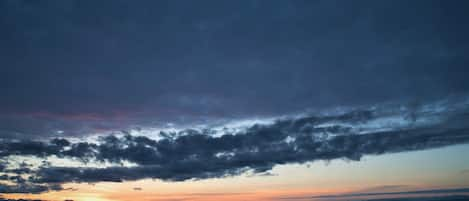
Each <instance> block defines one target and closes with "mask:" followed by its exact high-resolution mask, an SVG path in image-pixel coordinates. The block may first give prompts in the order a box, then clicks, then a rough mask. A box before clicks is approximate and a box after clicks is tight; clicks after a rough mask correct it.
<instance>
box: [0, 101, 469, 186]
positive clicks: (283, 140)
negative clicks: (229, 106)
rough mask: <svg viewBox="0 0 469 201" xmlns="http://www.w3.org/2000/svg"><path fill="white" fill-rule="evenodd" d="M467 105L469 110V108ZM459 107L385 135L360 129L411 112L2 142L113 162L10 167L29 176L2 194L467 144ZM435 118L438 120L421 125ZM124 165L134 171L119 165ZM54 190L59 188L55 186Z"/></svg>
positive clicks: (1, 150) (14, 151) (8, 151)
mask: <svg viewBox="0 0 469 201" xmlns="http://www.w3.org/2000/svg"><path fill="white" fill-rule="evenodd" d="M460 106H461V105H460ZM462 106H463V108H467V107H468V105H467V103H463V104H462ZM425 108H428V107H425ZM460 109H461V108H459V109H458V106H457V105H450V107H448V108H444V109H443V110H437V112H435V111H432V110H427V109H425V110H422V111H420V110H419V111H411V112H413V113H415V117H414V118H415V119H407V120H408V121H409V122H410V123H411V124H409V125H408V126H404V127H395V126H394V127H390V128H389V129H388V130H384V131H383V130H373V129H371V130H369V129H368V130H367V129H365V128H361V129H357V127H359V126H360V125H362V126H363V125H370V123H376V121H378V122H379V120H381V119H382V118H383V117H384V118H389V117H393V118H397V119H399V118H402V116H408V115H407V113H408V112H404V113H402V112H396V111H394V110H392V109H389V108H384V109H383V108H381V109H379V108H378V109H376V108H375V109H360V110H352V111H350V112H345V113H340V114H330V115H319V116H303V117H295V118H284V119H279V120H277V121H275V122H274V123H272V124H266V125H253V126H251V127H249V128H247V129H245V130H243V131H237V132H230V131H224V133H223V135H221V136H214V135H213V134H214V131H213V130H211V129H202V130H191V129H189V130H184V131H180V132H178V133H161V136H166V137H165V138H163V139H160V140H154V139H151V138H148V137H145V136H132V135H128V134H126V135H122V136H115V135H110V136H106V137H102V138H100V140H99V141H98V142H96V143H91V142H76V143H71V142H69V141H68V140H65V139H53V140H51V141H50V142H38V141H3V142H2V143H1V144H0V156H1V157H8V156H11V157H13V156H17V155H20V156H37V157H46V156H52V155H55V156H58V157H61V158H75V159H79V160H81V161H83V162H90V163H92V162H93V161H101V162H110V163H113V164H116V165H114V166H112V167H104V168H90V167H73V166H71V167H57V166H51V165H50V164H47V163H45V164H43V165H42V166H40V167H39V168H38V169H30V168H27V167H28V166H27V165H23V166H20V168H19V169H8V168H5V170H4V172H9V173H14V172H17V173H16V174H17V175H18V176H23V175H30V176H29V177H27V178H25V179H23V180H17V181H15V180H14V178H7V179H9V180H10V181H13V182H15V183H17V184H18V187H15V186H12V187H9V188H4V189H3V192H14V191H20V190H23V188H21V187H23V186H22V185H25V186H26V187H35V188H39V187H40V188H42V189H39V190H37V191H41V190H43V191H47V190H51V189H53V188H54V187H56V186H53V185H57V184H62V183H68V182H90V183H93V182H101V181H110V182H122V181H128V180H138V179H145V178H153V179H161V180H166V181H184V180H188V179H205V178H213V177H226V176H232V175H239V174H241V173H244V172H247V171H251V172H253V173H255V174H256V173H257V174H259V173H265V172H267V171H269V170H271V169H272V168H273V167H274V166H275V165H279V164H288V163H305V162H309V161H316V160H333V159H347V160H352V161H355V160H360V159H361V158H362V156H364V155H380V154H386V153H395V152H404V151H413V150H425V149H431V148H438V147H443V146H448V145H455V144H462V143H469V127H468V125H467V123H466V122H467V121H468V120H469V116H468V115H467V113H465V112H464V111H465V110H464V109H461V110H460ZM396 114H397V116H396ZM421 114H425V116H420V115H421ZM411 116H412V115H411ZM422 118H423V119H422ZM432 118H433V119H435V118H437V119H438V121H436V122H432V123H425V124H419V122H420V121H423V122H426V121H427V119H432ZM404 119H405V118H404ZM388 123H389V122H388ZM388 123H384V124H388ZM379 128H380V129H381V128H386V127H385V125H383V126H381V127H379ZM364 131H365V132H364ZM124 162H131V163H133V164H135V166H121V165H117V164H120V163H124ZM21 167H23V168H22V169H21ZM27 185H29V186H27ZM51 185H52V186H51ZM57 189H60V187H59V186H57ZM31 191H32V190H31ZM32 192H35V191H32Z"/></svg>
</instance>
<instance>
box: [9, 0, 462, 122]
mask: <svg viewBox="0 0 469 201" xmlns="http://www.w3.org/2000/svg"><path fill="white" fill-rule="evenodd" d="M467 8H468V5H467V2H465V1H451V2H444V1H386V2H378V1H358V2H337V1H192V2H191V1H166V2H165V1H139V2H132V3H130V2H126V1H99V2H96V1H2V2H1V4H0V13H1V14H0V27H1V30H2V31H1V32H0V41H1V44H2V45H1V47H0V57H1V74H0V76H1V77H0V87H1V96H2V99H1V100H0V110H1V111H2V112H3V113H34V112H48V113H58V114H64V115H66V114H77V113H96V114H99V115H113V114H115V113H118V112H123V111H125V112H132V111H140V110H145V111H149V113H151V114H154V115H159V116H165V115H169V114H170V113H171V115H214V116H230V115H253V114H272V113H276V114H278V113H285V112H291V111H298V110H303V109H305V108H309V107H313V108H317V107H321V106H325V105H328V106H336V105H350V104H357V103H370V102H379V101H387V100H395V99H402V98H414V99H422V98H426V97H431V96H433V97H434V96H444V95H448V94H451V93H463V92H466V91H467V90H468V87H469V82H468V81H467V79H466V76H467V74H468V70H467V63H468V58H467V55H466V52H467V51H468V42H469V39H468V38H467V35H469V28H468V26H466V25H467V20H468V19H469V17H468V15H467V14H466V11H467ZM173 113H174V114H173Z"/></svg>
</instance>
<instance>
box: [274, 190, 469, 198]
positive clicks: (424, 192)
mask: <svg viewBox="0 0 469 201" xmlns="http://www.w3.org/2000/svg"><path fill="white" fill-rule="evenodd" d="M465 193H469V188H454V189H429V190H419V191H399V192H370V193H347V194H338V195H319V196H301V197H284V198H281V199H282V200H304V199H318V198H323V199H326V198H349V199H352V198H353V197H366V196H396V195H437V194H465ZM437 198H438V197H437ZM400 199H404V198H400ZM390 200H393V199H390ZM397 200H398V199H397ZM404 200H406V199H404Z"/></svg>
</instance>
